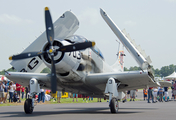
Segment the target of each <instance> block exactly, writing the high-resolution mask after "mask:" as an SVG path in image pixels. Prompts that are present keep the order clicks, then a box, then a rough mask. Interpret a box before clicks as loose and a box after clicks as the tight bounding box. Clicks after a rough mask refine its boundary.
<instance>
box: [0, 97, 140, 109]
mask: <svg viewBox="0 0 176 120" xmlns="http://www.w3.org/2000/svg"><path fill="white" fill-rule="evenodd" d="M97 101H98V99H97V98H93V100H90V101H89V99H88V100H87V102H86V100H84V101H83V98H78V101H76V98H75V99H74V102H73V98H61V103H57V100H55V99H51V100H50V101H45V103H35V104H69V103H96V102H97ZM129 101H130V99H127V102H129ZM135 101H141V99H135ZM24 102H25V99H22V100H21V103H9V102H7V103H3V104H0V107H1V106H16V105H24ZM101 102H107V100H104V99H103V98H102V99H101Z"/></svg>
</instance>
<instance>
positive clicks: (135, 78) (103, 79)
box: [86, 71, 158, 91]
mask: <svg viewBox="0 0 176 120" xmlns="http://www.w3.org/2000/svg"><path fill="white" fill-rule="evenodd" d="M111 77H112V78H114V79H115V80H116V82H117V83H120V85H119V87H118V90H119V91H125V90H131V89H140V88H146V87H154V86H158V84H157V83H156V82H155V81H154V79H153V78H151V77H150V75H149V73H148V71H144V72H142V71H128V72H121V73H98V74H89V75H88V76H87V77H86V83H88V84H90V85H93V86H100V85H102V86H101V87H102V89H103V88H105V85H106V83H107V80H108V79H109V78H111Z"/></svg>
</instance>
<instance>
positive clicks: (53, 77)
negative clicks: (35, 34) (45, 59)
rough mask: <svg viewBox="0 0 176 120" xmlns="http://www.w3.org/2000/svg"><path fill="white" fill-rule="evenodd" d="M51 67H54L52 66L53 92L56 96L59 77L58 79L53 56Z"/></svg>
mask: <svg viewBox="0 0 176 120" xmlns="http://www.w3.org/2000/svg"><path fill="white" fill-rule="evenodd" d="M51 65H52V66H51V92H52V93H53V94H55V93H56V90H57V77H56V69H55V61H54V57H53V56H51Z"/></svg>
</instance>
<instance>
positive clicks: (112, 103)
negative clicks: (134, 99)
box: [109, 97, 119, 113]
mask: <svg viewBox="0 0 176 120" xmlns="http://www.w3.org/2000/svg"><path fill="white" fill-rule="evenodd" d="M109 107H110V110H111V113H117V112H118V110H119V104H118V100H117V99H116V98H115V97H113V98H112V99H111V101H110V105H109Z"/></svg>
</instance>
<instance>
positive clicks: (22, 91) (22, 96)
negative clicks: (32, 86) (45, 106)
mask: <svg viewBox="0 0 176 120" xmlns="http://www.w3.org/2000/svg"><path fill="white" fill-rule="evenodd" d="M24 90H25V87H24V86H21V98H22V99H23V98H24Z"/></svg>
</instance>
